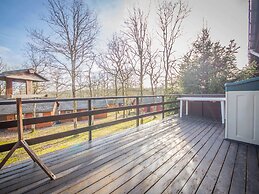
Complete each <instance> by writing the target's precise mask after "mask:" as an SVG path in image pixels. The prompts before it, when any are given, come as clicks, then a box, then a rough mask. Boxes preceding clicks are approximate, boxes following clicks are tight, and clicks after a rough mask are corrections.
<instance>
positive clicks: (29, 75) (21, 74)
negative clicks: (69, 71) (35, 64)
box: [0, 69, 48, 82]
mask: <svg viewBox="0 0 259 194" xmlns="http://www.w3.org/2000/svg"><path fill="white" fill-rule="evenodd" d="M6 79H14V80H16V81H26V80H28V81H34V82H45V81H48V80H47V79H46V78H44V77H42V76H41V75H39V74H38V73H36V72H35V71H34V70H33V69H20V70H14V71H5V72H2V73H0V80H4V81H5V80H6Z"/></svg>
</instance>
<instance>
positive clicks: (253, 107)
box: [226, 91, 259, 145]
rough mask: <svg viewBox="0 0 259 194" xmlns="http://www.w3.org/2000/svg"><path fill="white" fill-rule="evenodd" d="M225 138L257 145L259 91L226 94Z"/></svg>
mask: <svg viewBox="0 0 259 194" xmlns="http://www.w3.org/2000/svg"><path fill="white" fill-rule="evenodd" d="M226 137H227V138H229V139H234V140H238V141H243V142H247V143H253V144H257V145H259V91H233V92H227V131H226Z"/></svg>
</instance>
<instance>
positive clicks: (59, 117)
mask: <svg viewBox="0 0 259 194" xmlns="http://www.w3.org/2000/svg"><path fill="white" fill-rule="evenodd" d="M147 97H153V96H143V97H140V96H127V97H121V96H120V97H118V96H116V97H97V98H75V99H36V100H23V101H22V104H28V103H46V102H62V101H88V110H87V111H82V112H75V113H67V114H60V115H52V116H43V117H35V118H24V119H22V121H23V125H24V126H25V125H33V124H38V123H45V122H54V121H60V120H65V119H72V118H80V117H85V116H88V117H89V119H88V126H87V127H83V128H77V129H74V130H70V131H65V132H61V133H56V134H51V135H46V136H41V137H36V138H33V139H27V140H26V141H27V142H28V144H29V145H34V144H38V143H42V142H45V141H50V140H54V139H58V138H63V137H67V136H71V135H76V134H80V133H84V132H86V131H88V132H89V141H91V140H92V130H95V129H99V128H103V127H108V126H112V125H116V124H119V123H123V122H128V121H132V120H136V125H137V126H138V125H139V119H141V118H144V117H148V116H152V115H156V114H162V117H163V118H164V115H165V113H166V112H170V111H175V110H178V109H179V106H174V107H173V108H169V109H165V105H168V104H177V103H178V101H177V100H173V101H167V102H165V96H155V97H161V101H162V102H157V103H150V104H141V103H140V102H141V100H140V98H147ZM120 98H131V99H136V100H135V102H136V104H134V105H128V106H121V107H114V108H105V109H98V110H92V101H93V100H107V99H120ZM11 104H16V101H14V100H12V101H11V100H10V101H0V106H1V105H11ZM159 105H161V106H162V110H160V111H155V112H149V113H145V114H140V112H141V111H140V109H141V108H144V107H151V106H159ZM131 109H136V115H135V116H131V117H128V118H123V119H119V120H115V121H110V122H106V123H101V124H97V125H92V122H91V121H92V119H91V118H92V117H93V116H94V115H98V114H102V113H111V112H118V111H124V110H131ZM17 114H18V113H17ZM17 123H18V121H17V120H10V121H1V122H0V130H3V129H6V128H11V127H17ZM14 144H15V142H14V143H8V144H4V145H0V152H5V151H8V150H10V149H11V148H12V147H13V146H14Z"/></svg>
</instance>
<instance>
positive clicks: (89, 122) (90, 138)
mask: <svg viewBox="0 0 259 194" xmlns="http://www.w3.org/2000/svg"><path fill="white" fill-rule="evenodd" d="M88 110H89V111H90V110H92V101H91V99H89V100H88ZM88 126H92V115H91V114H90V115H89V117H88ZM89 141H92V129H91V128H89Z"/></svg>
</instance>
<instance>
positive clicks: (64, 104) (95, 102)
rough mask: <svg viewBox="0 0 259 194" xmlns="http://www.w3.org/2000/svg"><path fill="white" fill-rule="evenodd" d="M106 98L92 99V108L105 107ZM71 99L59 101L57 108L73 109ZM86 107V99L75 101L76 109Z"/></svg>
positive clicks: (62, 109) (63, 109)
mask: <svg viewBox="0 0 259 194" xmlns="http://www.w3.org/2000/svg"><path fill="white" fill-rule="evenodd" d="M107 106H108V104H107V100H105V99H104V100H93V101H92V108H95V109H98V108H107ZM73 107H74V106H73V101H62V102H59V108H58V109H59V110H61V111H65V110H74V108H73ZM86 109H88V102H87V101H77V110H86Z"/></svg>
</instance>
